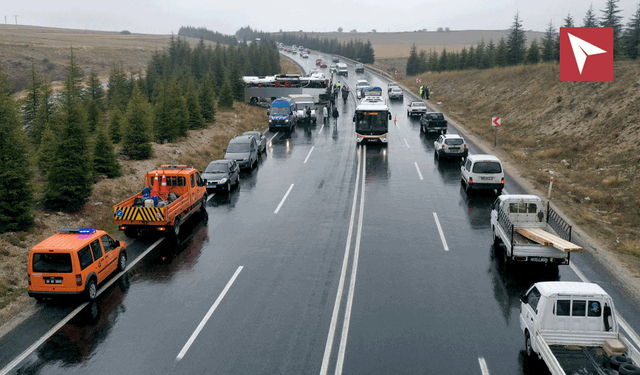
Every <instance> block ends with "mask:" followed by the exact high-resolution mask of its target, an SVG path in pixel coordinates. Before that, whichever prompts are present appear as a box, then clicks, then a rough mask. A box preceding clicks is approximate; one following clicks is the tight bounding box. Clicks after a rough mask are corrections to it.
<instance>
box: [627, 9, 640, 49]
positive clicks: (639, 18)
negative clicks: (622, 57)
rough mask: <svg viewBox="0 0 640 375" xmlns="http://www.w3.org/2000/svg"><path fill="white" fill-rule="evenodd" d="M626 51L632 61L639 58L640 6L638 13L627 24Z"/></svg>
mask: <svg viewBox="0 0 640 375" xmlns="http://www.w3.org/2000/svg"><path fill="white" fill-rule="evenodd" d="M624 41H625V51H626V55H627V56H628V57H629V58H630V59H634V60H635V59H637V58H638V48H639V47H640V4H639V5H638V7H637V8H636V12H635V14H634V15H633V17H632V18H631V20H630V21H629V23H628V24H627V30H626V32H625V37H624Z"/></svg>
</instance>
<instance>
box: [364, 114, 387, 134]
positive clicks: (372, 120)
mask: <svg viewBox="0 0 640 375" xmlns="http://www.w3.org/2000/svg"><path fill="white" fill-rule="evenodd" d="M387 113H388V112H386V111H375V112H372V111H367V112H357V113H356V131H358V130H360V131H367V130H371V131H375V130H378V131H380V130H384V131H386V130H387V127H388V124H389V120H388V117H387V116H388V114H387Z"/></svg>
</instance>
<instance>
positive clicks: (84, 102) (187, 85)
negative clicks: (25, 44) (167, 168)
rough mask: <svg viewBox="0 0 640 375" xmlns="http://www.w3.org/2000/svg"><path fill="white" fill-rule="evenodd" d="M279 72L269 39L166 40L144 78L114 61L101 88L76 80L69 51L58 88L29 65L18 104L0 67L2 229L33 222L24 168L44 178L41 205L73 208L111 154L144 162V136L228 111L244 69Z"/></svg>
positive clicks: (178, 133)
mask: <svg viewBox="0 0 640 375" xmlns="http://www.w3.org/2000/svg"><path fill="white" fill-rule="evenodd" d="M279 71H280V67H279V54H278V50H277V48H276V45H275V43H269V42H264V43H260V44H259V45H257V44H256V45H251V46H248V45H246V44H245V45H231V46H226V47H225V46H222V45H220V44H218V45H216V46H215V47H214V46H212V45H206V44H205V43H204V41H203V40H202V39H201V40H200V42H199V43H198V44H197V45H196V46H195V48H191V47H190V45H189V44H188V43H187V42H186V41H185V40H184V39H181V38H174V37H172V38H171V41H170V42H169V46H168V47H167V48H166V49H165V50H164V51H162V52H161V53H160V52H157V53H156V54H154V56H153V57H152V58H151V60H150V61H149V64H148V67H147V71H146V74H145V75H144V76H133V75H131V76H127V74H126V73H125V71H124V69H123V68H122V66H121V65H115V66H114V67H113V68H112V69H111V72H110V76H109V82H108V83H107V84H106V90H105V87H104V86H105V85H102V84H101V83H100V80H99V78H98V76H97V74H96V73H95V72H91V74H89V75H88V76H87V77H84V73H83V71H82V69H81V68H80V67H79V66H78V64H77V61H76V60H75V58H74V57H73V50H72V51H71V55H70V59H69V64H68V66H67V72H66V79H65V82H64V86H63V89H62V90H61V91H60V92H58V93H54V91H53V89H52V86H51V84H50V83H49V82H47V81H46V79H45V78H44V77H43V75H42V74H40V72H38V71H37V70H36V68H35V67H34V66H32V68H31V74H30V83H29V87H28V90H27V95H26V97H25V98H24V99H21V100H20V101H18V102H16V101H15V100H14V99H13V98H12V97H11V92H10V87H9V85H8V83H7V77H6V76H5V75H3V74H1V71H0V149H2V151H3V152H2V153H1V154H0V173H1V174H2V175H3V176H2V177H4V178H2V179H1V180H0V191H2V192H3V194H1V195H0V233H2V232H6V231H17V230H25V229H27V228H29V227H30V226H31V225H32V224H33V203H34V190H36V189H35V188H34V185H33V182H32V178H33V172H32V171H33V169H32V165H34V166H37V169H36V170H37V171H38V172H39V174H41V175H42V176H43V177H44V179H45V184H44V188H43V195H42V204H43V206H44V207H45V208H47V209H51V210H59V211H65V212H72V211H77V210H79V209H81V208H82V207H83V206H84V204H85V203H86V201H87V199H88V198H89V197H90V196H91V194H92V190H93V184H94V182H95V181H96V179H97V178H98V177H99V176H103V175H104V176H107V177H108V178H113V177H117V176H119V175H120V174H121V167H120V163H119V162H118V155H117V154H116V150H119V151H120V154H121V155H122V156H124V157H128V158H130V159H135V160H140V159H146V158H149V157H150V156H151V155H152V152H153V149H152V147H151V143H150V142H151V141H152V140H155V141H158V142H165V141H169V142H173V141H175V140H177V139H178V138H179V137H185V136H187V130H188V129H198V128H202V127H206V126H207V124H210V123H212V122H214V121H215V115H216V107H221V108H232V107H233V102H234V100H240V99H242V97H243V89H244V85H243V83H242V80H241V77H242V76H243V75H270V74H276V73H278V72H279ZM114 144H119V147H114Z"/></svg>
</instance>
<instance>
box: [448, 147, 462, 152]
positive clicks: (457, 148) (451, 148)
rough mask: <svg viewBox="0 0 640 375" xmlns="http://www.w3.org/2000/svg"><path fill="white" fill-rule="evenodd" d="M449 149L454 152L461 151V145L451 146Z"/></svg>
mask: <svg viewBox="0 0 640 375" xmlns="http://www.w3.org/2000/svg"><path fill="white" fill-rule="evenodd" d="M449 151H452V152H453V151H455V152H458V151H460V148H459V147H449Z"/></svg>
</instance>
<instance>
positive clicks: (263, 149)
mask: <svg viewBox="0 0 640 375" xmlns="http://www.w3.org/2000/svg"><path fill="white" fill-rule="evenodd" d="M242 135H250V136H252V137H253V138H255V139H256V142H257V143H258V152H259V153H265V154H266V153H267V137H265V135H264V134H262V132H261V131H258V130H250V131H248V132H244V133H242Z"/></svg>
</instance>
